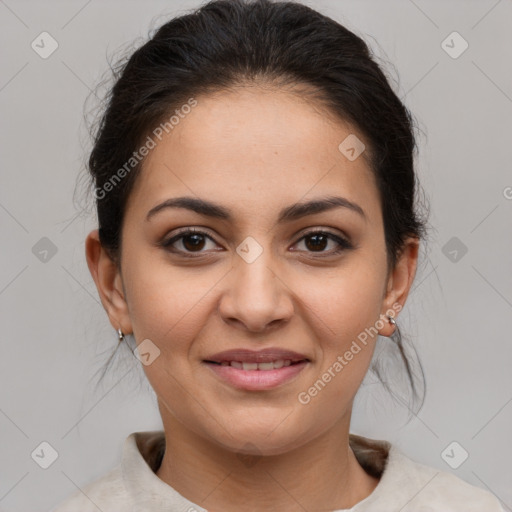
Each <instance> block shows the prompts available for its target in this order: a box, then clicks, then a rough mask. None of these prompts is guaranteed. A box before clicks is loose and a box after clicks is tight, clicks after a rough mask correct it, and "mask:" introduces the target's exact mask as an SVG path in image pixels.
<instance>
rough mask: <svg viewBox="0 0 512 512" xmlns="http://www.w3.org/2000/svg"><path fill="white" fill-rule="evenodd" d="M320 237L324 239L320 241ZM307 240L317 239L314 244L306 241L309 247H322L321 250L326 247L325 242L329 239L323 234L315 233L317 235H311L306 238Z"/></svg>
mask: <svg viewBox="0 0 512 512" xmlns="http://www.w3.org/2000/svg"><path fill="white" fill-rule="evenodd" d="M319 239H322V240H321V241H320V242H319V241H318V240H319ZM306 240H308V241H311V240H315V241H314V242H313V244H312V245H311V244H310V243H308V242H306V245H307V246H308V249H310V248H312V249H313V250H315V249H319V248H320V250H322V249H325V243H326V241H327V237H326V236H325V235H322V234H315V235H309V236H308V237H307V238H306ZM310 246H311V247H310Z"/></svg>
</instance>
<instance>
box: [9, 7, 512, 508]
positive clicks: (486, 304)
mask: <svg viewBox="0 0 512 512" xmlns="http://www.w3.org/2000/svg"><path fill="white" fill-rule="evenodd" d="M308 3H309V5H311V6H312V7H316V8H317V9H319V10H320V11H322V12H323V13H325V14H327V15H329V16H331V17H333V18H335V19H337V20H338V21H340V22H341V23H344V24H345V25H346V26H347V27H348V28H349V29H351V30H353V31H354V32H356V33H357V34H358V35H360V36H362V37H363V38H365V40H366V41H367V42H368V43H369V44H370V46H371V47H372V48H373V49H374V51H375V53H376V54H377V56H379V57H382V58H383V59H385V61H388V60H389V61H391V62H392V63H393V65H394V67H395V68H396V69H395V70H393V69H392V67H388V68H387V72H388V74H389V76H390V77H397V80H398V81H397V83H396V86H395V90H396V91H397V93H398V94H399V96H400V97H401V98H402V99H403V101H404V102H405V103H406V105H407V106H408V107H409V108H410V109H411V110H412V112H413V114H414V115H415V117H416V119H417V120H418V122H419V126H420V129H421V130H422V132H423V135H421V136H420V139H419V140H418V142H419V145H420V153H419V158H418V162H417V168H418V172H419V174H420V179H421V181H422V185H423V187H424V189H425V191H426V193H427V195H428V196H429V197H430V203H431V208H432V212H431V219H430V221H431V224H432V225H433V227H434V230H433V232H432V238H431V240H430V242H429V246H428V249H423V250H422V254H421V262H420V269H419V271H418V275H417V279H416V283H415V285H414V289H413V292H412V295H411V296H410V297H409V301H408V303H407V306H406V308H405V310H404V311H403V312H402V314H401V315H400V318H399V325H400V327H401V329H402V331H403V332H404V334H406V335H408V336H409V337H410V338H411V339H412V341H413V342H414V344H415V346H416V348H417V350H418V352H419V355H420V358H421V361H422V363H423V366H424V368H425V372H426V377H427V386H428V391H427V398H426V402H425V405H424V407H423V409H422V410H421V411H420V412H419V414H418V415H414V416H413V417H412V420H411V421H410V422H409V423H406V419H407V414H406V413H407V410H406V408H405V407H403V406H402V407H400V406H396V405H393V402H391V400H390V398H389V395H388V394H386V392H385V391H384V390H383V389H382V387H381V386H380V385H373V384H374V381H375V379H373V381H372V378H371V377H370V375H369V378H368V379H367V380H365V383H364V386H363V387H362V388H361V390H360V393H359V394H358V397H357V401H356V406H355V409H354V416H353V424H352V429H351V430H352V432H355V433H360V434H362V435H367V436H370V437H373V438H377V439H388V440H390V441H392V442H394V443H396V444H397V445H398V446H399V447H400V448H401V449H402V450H403V451H404V452H405V453H406V454H407V455H408V456H410V457H411V458H414V459H415V460H417V461H418V462H422V463H424V464H427V465H430V466H434V467H437V468H439V469H442V470H444V471H452V472H453V473H454V474H456V475H457V476H459V477H461V478H463V479H464V480H466V481H468V482H470V483H472V484H474V485H477V486H480V487H482V488H484V489H488V490H490V491H491V492H493V493H494V494H495V495H496V496H498V497H499V498H500V499H501V501H502V504H503V507H504V509H505V510H512V486H511V485H510V483H511V478H512V475H511V472H512V471H511V469H510V468H511V464H510V461H511V460H512V440H511V439H512V438H511V435H510V432H511V425H512V403H511V402H512V386H511V384H512V372H511V371H510V366H511V359H512V358H511V355H512V344H511V336H510V323H509V322H510V318H511V313H512V272H511V257H510V255H511V253H512V236H511V235H512V230H511V227H512V225H511V224H512V222H511V219H512V173H511V161H512V151H511V146H512V144H511V143H512V139H511V135H512V69H511V65H510V63H511V62H512V30H511V26H512V1H510V0H501V1H496V0H489V1H487V0H485V1H484V0H481V1H430V2H427V1H420V0H416V1H415V2H413V1H406V0H396V1H387V2H383V1H361V0H359V1H344V0H339V1H338V0H336V1H335V0H330V1H329V0H317V1H309V2H308ZM198 5H199V3H198V2H197V1H185V0H172V1H171V0H167V1H147V2H142V1H138V2H134V1H123V2H118V1H108V2H99V1H98V0H92V1H89V2H87V1H67V2H64V1H60V2H58V1H45V2H44V3H43V2H36V1H21V0H17V1H15V0H5V1H3V0H0V41H1V47H2V49H3V50H2V54H1V75H0V108H1V112H2V123H1V128H0V129H1V139H0V140H1V151H2V160H1V165H2V167H1V171H0V172H1V184H2V186H1V188H0V221H1V230H2V232H1V237H2V251H1V258H2V260H1V270H0V310H1V325H2V339H1V354H2V356H1V357H0V375H1V379H2V386H1V387H0V432H1V436H0V460H1V467H0V510H4V511H6V510H9V511H13V512H14V511H16V512H17V511H27V510H31V511H35V510H40V511H45V510H49V509H50V508H52V507H53V506H55V505H56V504H57V503H59V502H60V501H62V500H63V499H64V498H65V497H67V496H68V495H69V494H70V493H72V492H74V491H75V490H76V489H77V488H79V487H83V486H84V485H85V484H87V483H89V482H90V481H92V480H93V479H96V478H98V477H100V476H102V475H103V474H105V473H106V472H107V471H108V470H110V469H111V468H112V467H114V465H116V464H117V463H118V462H119V459H120V455H121V448H122V444H123V442H124V439H125V438H126V436H127V435H128V434H130V433H131V432H134V431H139V430H151V429H155V428H161V422H160V417H159V414H158V411H157V409H156V402H155V396H154V394H153V392H152V390H151V389H150V388H149V384H147V383H146V382H145V381H144V376H143V372H142V370H141V369H140V367H136V366H134V365H133V363H132V362H131V361H133V358H132V359H129V358H120V359H119V363H118V364H116V365H115V366H114V367H113V368H112V370H111V372H110V373H109V375H108V377H107V378H106V380H105V382H104V384H103V385H102V386H101V387H100V388H99V389H98V390H97V391H95V390H94V389H93V382H94V379H93V377H94V372H95V371H96V370H98V369H99V368H101V366H102V365H103V364H104V363H105V362H106V360H107V358H108V356H109V355H110V353H111V351H112V350H113V349H114V347H115V345H116V342H117V339H116V333H115V331H114V330H113V329H112V327H111V326H110V324H109V323H108V320H107V315H106V313H105V312H104V309H103V307H102V306H101V304H100V302H99V299H98V296H97V291H96V288H95V285H94V282H93V280H92V278H91V276H90V274H89V271H88V269H87V265H86V261H85V255H84V239H85V236H86V234H87V233H88V231H89V230H91V229H93V228H94V227H95V218H94V215H93V214H90V215H80V210H79V209H77V205H76V203H75V204H74V203H73V192H74V189H75V185H76V183H77V179H78V178H79V175H80V173H81V169H82V167H83V162H84V159H85V157H86V152H87V149H88V147H89V142H88V139H87V132H86V129H85V126H84V123H83V120H82V118H83V110H84V101H85V99H86V96H87V95H88V94H89V92H90V90H91V89H94V87H95V85H96V84H97V83H98V81H99V80H100V79H101V77H102V76H103V74H104V72H105V71H106V70H107V69H108V68H107V61H106V55H112V54H113V53H114V52H115V51H116V50H117V49H118V48H120V47H126V45H130V44H132V43H133V42H134V41H135V43H136V44H139V43H140V42H142V39H138V38H145V37H146V35H147V33H148V30H149V29H150V28H152V27H155V26H157V25H158V24H160V23H161V22H163V21H164V20H165V19H166V16H167V15H177V14H180V13H183V12H184V11H185V10H186V9H189V8H192V7H196V6H198ZM162 14H163V15H164V16H163V17H161V15H162ZM43 31H47V32H49V33H50V34H51V36H52V37H53V38H54V39H55V40H56V41H57V42H58V45H59V46H58V49H57V50H56V51H55V52H54V53H53V54H52V55H51V56H49V57H48V58H46V59H43V58H41V57H40V56H39V55H38V54H37V53H36V52H35V51H34V50H33V49H32V48H31V43H32V41H33V40H35V39H36V38H37V37H38V36H39V34H40V33H41V32H43ZM453 31H457V32H458V33H460V34H461V36H462V37H463V38H464V39H465V40H466V41H467V42H468V44H469V47H468V49H467V50H466V51H465V52H464V53H462V55H460V56H459V57H458V58H452V57H451V56H450V55H448V53H446V51H445V50H444V49H443V47H442V42H443V41H444V40H445V39H446V38H447V36H448V35H449V34H451V33H452V32H453ZM137 39H138V41H137ZM448 41H450V40H449V39H448ZM450 44H451V43H450ZM452 46H454V50H457V49H459V48H460V41H458V42H457V41H455V42H454V43H453V44H452ZM82 190H83V189H80V188H79V189H78V192H77V193H78V194H79V195H80V194H82V192H81V191H82ZM45 237H46V238H47V239H49V240H50V241H51V243H50V242H49V241H48V240H46V239H45ZM454 237H456V238H455V239H454V240H452V239H453V238H454ZM41 239H43V240H42V241H41ZM447 244H448V245H447ZM53 246H54V251H55V250H56V253H55V254H52V252H51V250H50V252H48V253H45V252H44V250H46V249H48V248H51V247H53ZM463 247H466V248H467V253H466V254H464V255H463V256H462V257H461V255H462V252H461V248H462V249H463ZM454 248H455V250H456V251H457V256H456V257H454V255H455V253H453V252H452V253H451V254H450V251H453V249H454ZM454 259H455V261H454ZM384 343H385V342H384ZM128 355H129V354H128ZM141 387H142V391H141ZM43 441H46V442H48V443H49V444H50V445H51V446H52V447H53V448H54V449H55V450H56V451H57V453H58V458H57V460H56V461H55V462H54V463H53V464H52V465H51V466H50V467H49V468H48V469H42V468H41V467H40V466H39V465H38V464H36V462H35V461H34V460H33V458H32V457H31V454H32V453H33V451H34V450H35V449H36V448H38V447H39V445H40V443H41V442H43ZM453 441H456V442H457V443H458V445H457V446H456V447H455V450H454V452H453V454H454V455H453V457H452V459H455V460H456V459H457V458H460V457H461V454H462V453H463V452H462V451H461V450H462V449H464V450H466V451H467V452H468V453H469V457H468V458H467V460H466V461H465V462H464V463H462V464H461V465H460V466H459V467H458V468H457V469H453V468H452V467H450V466H449V465H448V464H447V463H446V462H445V460H444V459H443V457H442V454H443V453H445V449H446V448H447V447H448V446H449V445H450V443H452V442H453ZM459 445H460V447H459ZM46 453H48V451H47V452H46Z"/></svg>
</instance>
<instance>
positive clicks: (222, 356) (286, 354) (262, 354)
mask: <svg viewBox="0 0 512 512" xmlns="http://www.w3.org/2000/svg"><path fill="white" fill-rule="evenodd" d="M281 359H283V360H285V361H286V360H288V359H289V360H290V361H292V362H295V361H303V360H307V361H309V359H308V358H307V357H306V356H305V355H304V354H299V353H298V352H293V351H292V350H284V349H282V348H277V347H272V348H266V349H263V350H247V349H242V348H240V349H233V350H225V351H224V352H217V353H216V354H213V355H211V356H208V357H206V358H205V359H204V360H205V361H212V362H214V363H221V362H222V361H240V362H241V363H270V362H271V361H279V360H281Z"/></svg>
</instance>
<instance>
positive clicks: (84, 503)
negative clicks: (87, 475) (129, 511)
mask: <svg viewBox="0 0 512 512" xmlns="http://www.w3.org/2000/svg"><path fill="white" fill-rule="evenodd" d="M129 504H130V502H129V497H128V495H127V492H126V488H125V486H124V483H123V478H122V470H121V465H118V466H116V467H115V468H114V469H112V470H111V471H109V472H108V473H106V474H105V475H104V476H102V477H101V478H99V479H97V480H95V481H94V482H92V483H90V484H88V485H86V486H85V487H83V488H82V489H78V490H77V491H75V492H74V493H73V494H71V495H70V496H68V498H66V499H65V501H63V502H62V503H60V504H59V505H58V506H57V507H55V508H53V509H52V510H51V512H98V509H99V510H105V511H106V510H111V508H109V507H112V506H115V507H119V506H121V505H129Z"/></svg>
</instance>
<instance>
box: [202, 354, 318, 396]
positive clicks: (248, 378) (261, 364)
mask: <svg viewBox="0 0 512 512" xmlns="http://www.w3.org/2000/svg"><path fill="white" fill-rule="evenodd" d="M203 364H205V365H206V366H207V367H208V368H209V369H210V371H212V372H213V375H215V376H216V377H217V378H218V379H220V380H221V381H222V382H223V383H225V384H227V385H229V386H230V387H234V388H237V389H239V390H243V391H265V390H271V389H274V388H278V387H280V386H283V385H285V384H287V383H290V382H292V381H293V380H294V379H296V378H298V376H299V375H300V374H301V373H302V372H303V371H304V370H305V368H307V367H308V366H309V365H310V364H311V360H310V359H309V358H308V357H306V356H305V355H304V354H299V353H298V352H292V351H291V350H284V349H280V348H275V347H274V348H267V349H264V350H258V351H255V350H245V349H235V350H226V351H224V352H218V353H216V354H212V355H211V356H208V357H207V358H206V359H204V360H203Z"/></svg>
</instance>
